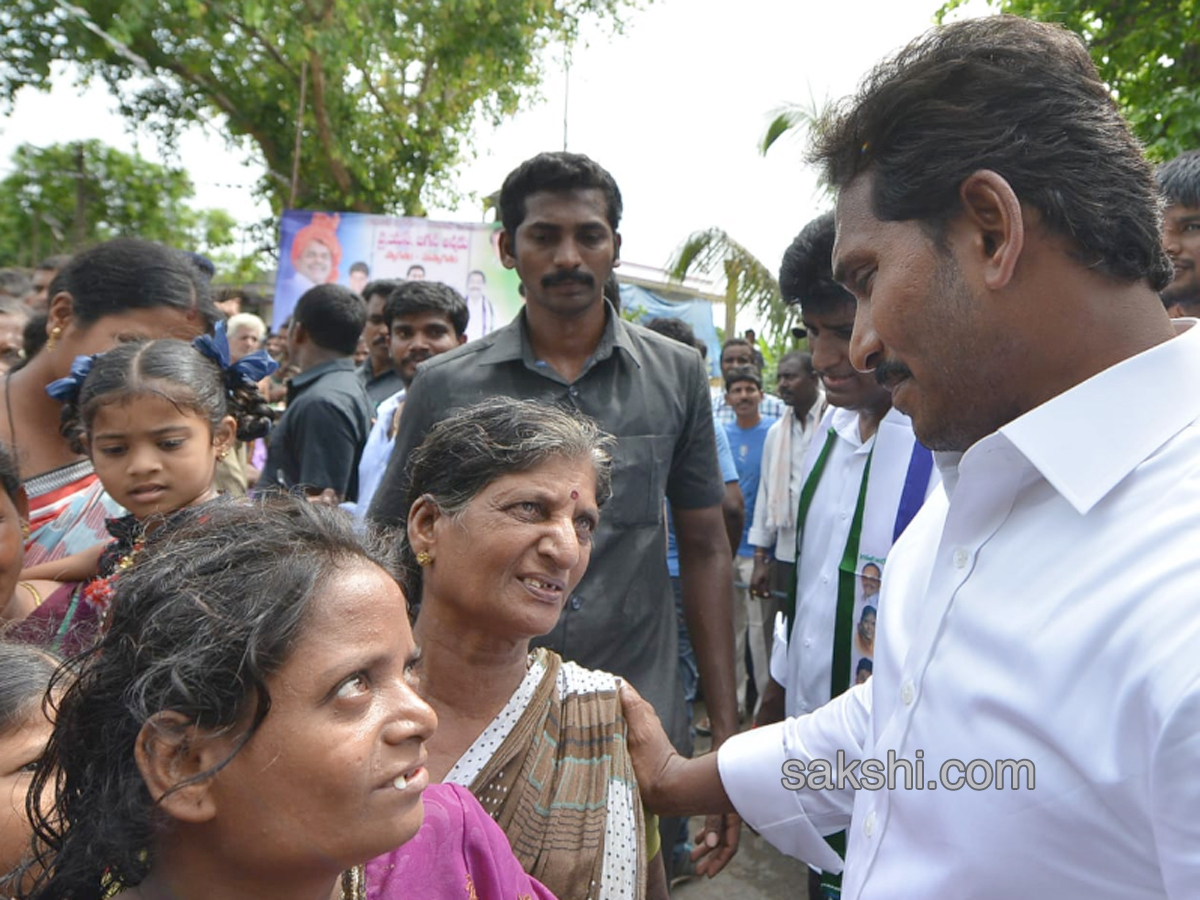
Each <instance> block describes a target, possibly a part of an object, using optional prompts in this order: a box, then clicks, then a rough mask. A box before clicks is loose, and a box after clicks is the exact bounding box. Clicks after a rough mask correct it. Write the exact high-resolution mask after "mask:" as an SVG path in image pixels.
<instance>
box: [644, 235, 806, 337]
mask: <svg viewBox="0 0 1200 900" xmlns="http://www.w3.org/2000/svg"><path fill="white" fill-rule="evenodd" d="M667 272H668V273H669V275H670V277H671V278H674V279H676V280H679V281H682V280H683V279H684V278H686V277H687V276H688V275H690V274H692V273H701V274H704V275H719V276H723V278H724V281H725V304H726V305H725V331H726V332H727V333H732V332H733V331H735V330H736V322H735V316H736V312H737V311H738V310H741V309H746V308H752V309H754V310H755V311H756V312H757V313H758V315H759V317H760V318H761V319H762V320H763V322H764V323H765V324H764V327H765V330H766V332H767V334H766V336H767V338H768V339H769V340H775V339H778V338H780V337H781V336H783V335H785V334H787V333H788V332H789V331H790V330H791V328H792V326H793V325H795V324H798V320H797V317H796V311H795V309H793V308H792V307H789V306H787V305H785V304H784V302H783V298H782V297H781V296H780V294H779V282H778V281H776V280H775V276H774V275H772V274H771V270H770V269H768V268H767V267H766V266H765V265H763V263H762V262H761V261H760V260H759V259H758V258H757V257H756V256H755V255H754V254H753V253H751V252H750V251H749V250H747V249H746V248H745V247H743V246H742V245H741V244H739V243H738V242H737V241H735V240H734V239H733V238H731V237H730V236H729V235H728V234H726V233H725V232H724V231H723V230H721V229H720V228H710V229H708V230H707V231H697V232H696V233H695V234H693V235H692V236H691V237H689V238H688V239H687V240H686V241H684V242H683V245H682V246H681V247H680V248H679V249H678V250H677V251H676V252H675V255H674V256H673V257H672V258H671V260H670V262H668V263H667Z"/></svg>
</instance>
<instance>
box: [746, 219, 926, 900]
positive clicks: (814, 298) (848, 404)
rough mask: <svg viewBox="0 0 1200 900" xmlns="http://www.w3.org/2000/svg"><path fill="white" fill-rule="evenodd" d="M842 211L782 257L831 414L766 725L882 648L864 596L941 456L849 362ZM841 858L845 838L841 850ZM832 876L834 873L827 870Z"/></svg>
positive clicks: (841, 682)
mask: <svg viewBox="0 0 1200 900" xmlns="http://www.w3.org/2000/svg"><path fill="white" fill-rule="evenodd" d="M833 241H834V221H833V214H832V213H826V214H824V215H822V216H818V217H817V218H816V219H814V220H813V221H811V222H809V223H808V224H807V225H806V226H805V227H804V228H803V230H801V232H800V234H799V235H797V236H796V239H795V240H794V241H793V242H792V245H791V246H790V247H789V248H788V249H787V252H786V253H785V254H784V256H783V263H782V265H781V266H780V272H779V283H780V285H781V286H782V287H783V288H784V290H785V296H787V297H794V298H797V299H798V300H799V303H800V314H801V317H802V318H803V321H804V327H805V329H807V331H808V341H809V346H810V347H811V348H812V354H813V356H812V359H813V367H814V368H815V369H816V371H817V374H818V375H819V376H820V378H821V383H822V384H823V385H824V387H825V396H826V399H827V400H828V401H829V410H828V411H827V412H826V413H825V416H824V417H823V418H822V420H821V424H820V425H819V426H818V427H817V429H816V437H815V438H814V440H813V441H812V443H811V444H810V445H809V447H808V452H807V454H806V456H805V460H804V469H803V475H802V478H803V483H802V486H801V490H800V496H799V500H798V503H797V509H796V514H795V527H796V530H797V535H796V541H797V544H798V551H799V552H798V553H797V554H796V578H795V582H794V585H793V586H792V587H791V588H790V589H789V591H788V596H787V599H786V600H785V601H784V611H783V613H782V614H781V615H780V616H779V617H778V620H777V624H776V631H775V639H774V641H773V644H772V648H771V678H770V681H769V683H768V685H767V688H766V691H765V692H764V697H763V703H762V708H761V709H760V710H759V711H758V715H757V716H756V717H755V721H756V722H757V723H758V724H759V725H766V724H770V723H772V722H778V721H779V720H781V719H782V718H783V717H784V713H785V710H786V714H787V715H788V716H798V715H803V714H804V713H808V712H812V711H813V710H814V709H817V708H818V707H820V706H824V705H825V704H826V703H828V702H829V701H830V700H831V699H832V698H834V697H836V696H838V695H839V694H841V693H842V692H843V691H845V690H846V689H847V688H848V687H849V686H850V685H852V684H854V683H855V681H856V677H857V673H858V671H859V666H860V663H862V662H863V661H867V662H870V661H871V660H872V658H873V656H874V646H873V644H871V645H868V644H864V643H863V642H862V641H861V640H858V639H857V638H856V627H855V625H856V623H857V622H859V621H860V620H861V619H862V618H863V617H864V616H867V617H873V616H875V615H876V611H877V608H878V600H877V598H876V597H875V596H873V595H872V594H869V593H867V592H866V591H864V590H863V586H864V584H869V583H870V582H869V580H868V579H865V578H863V575H864V573H868V572H870V571H872V570H873V571H874V573H875V575H876V576H878V573H879V572H880V570H882V569H883V568H884V566H885V563H886V562H887V558H888V554H889V553H890V551H891V549H892V543H893V542H894V541H895V539H896V537H897V536H898V535H899V534H900V533H902V532H903V531H904V529H905V527H906V526H907V525H908V523H909V522H910V521H911V520H912V518H913V516H914V515H915V514H916V512H917V511H918V510H919V509H920V508H921V505H922V504H923V503H924V502H925V497H926V495H927V494H928V492H929V488H930V485H931V484H936V481H937V479H936V477H931V474H932V469H933V459H932V456H931V455H930V453H929V451H928V450H926V449H925V448H924V447H922V446H921V445H920V444H918V443H917V441H916V438H915V437H914V436H913V431H912V425H911V424H910V423H909V420H908V417H907V416H905V415H904V414H902V413H900V412H899V411H897V410H895V409H893V408H892V395H891V393H890V392H889V391H888V389H887V388H885V387H883V386H882V385H880V384H879V382H877V381H876V380H875V377H874V376H873V375H871V374H870V373H865V372H859V371H856V370H855V368H854V365H853V364H852V362H851V359H850V335H851V332H852V331H853V330H854V313H855V305H854V297H853V296H852V295H851V294H849V293H848V292H847V291H846V289H845V288H843V287H842V286H841V285H840V284H838V283H837V282H835V281H834V280H833V274H832V266H831V259H832V254H833ZM831 843H832V844H833V845H834V846H835V847H837V848H838V849H839V850H840V849H841V848H842V847H843V846H844V836H842V835H838V837H837V838H836V839H834V840H833V841H832V842H831ZM822 868H826V869H827V868H828V867H822ZM809 885H810V886H809V894H810V896H812V897H813V898H814V900H817V898H819V897H836V896H837V887H838V876H837V875H836V874H835V873H833V872H825V873H824V875H823V876H821V877H818V876H817V875H816V874H815V873H814V874H813V877H811V878H810V881H809Z"/></svg>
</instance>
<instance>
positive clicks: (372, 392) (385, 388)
mask: <svg viewBox="0 0 1200 900" xmlns="http://www.w3.org/2000/svg"><path fill="white" fill-rule="evenodd" d="M402 284H404V282H403V281H401V280H400V279H399V278H380V279H378V280H376V281H372V282H371V283H370V284H368V285H367V286H366V287H365V288H363V292H362V296H363V300H365V301H366V302H367V325H366V327H365V328H364V329H363V333H362V336H363V340H364V341H366V344H367V351H368V355H367V359H366V361H365V362H364V363H363V364H362V365H361V366H359V367H358V379H359V381H361V382H362V384H363V387H365V388H366V389H367V397H369V398H370V400H371V409H372V410H375V409H378V408H379V404H380V403H382V402H383V401H384V400H386V399H387V398H388V397H390V396H392V394H394V393H396V391H398V390H400V389H401V388H402V387H404V379H402V378H401V377H400V373H399V372H397V371H396V369H395V367H394V366H393V365H392V343H391V331H390V329H389V328H388V321H387V316H386V315H384V307H385V306H386V305H387V300H388V297H390V296H392V291H394V290H396V288H398V287H400V285H402Z"/></svg>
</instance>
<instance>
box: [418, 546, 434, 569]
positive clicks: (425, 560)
mask: <svg viewBox="0 0 1200 900" xmlns="http://www.w3.org/2000/svg"><path fill="white" fill-rule="evenodd" d="M431 562H433V557H432V556H430V555H429V554H428V553H426V552H425V551H424V550H422V551H421V552H420V553H418V554H417V565H418V566H420V567H421V568H422V569H423V568H425V567H426V566H427V565H429V564H430V563H431Z"/></svg>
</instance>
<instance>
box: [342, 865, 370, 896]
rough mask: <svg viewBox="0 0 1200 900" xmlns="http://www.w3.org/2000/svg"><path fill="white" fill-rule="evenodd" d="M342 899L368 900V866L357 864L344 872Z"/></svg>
mask: <svg viewBox="0 0 1200 900" xmlns="http://www.w3.org/2000/svg"><path fill="white" fill-rule="evenodd" d="M342 900H367V873H366V867H364V866H355V867H354V868H353V869H347V870H346V871H345V872H343V873H342Z"/></svg>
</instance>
